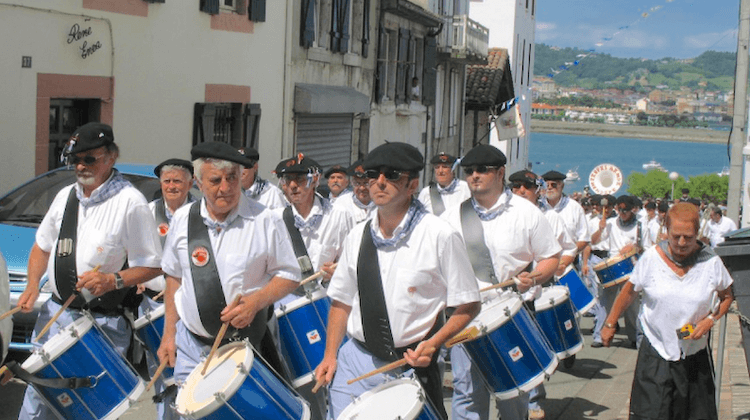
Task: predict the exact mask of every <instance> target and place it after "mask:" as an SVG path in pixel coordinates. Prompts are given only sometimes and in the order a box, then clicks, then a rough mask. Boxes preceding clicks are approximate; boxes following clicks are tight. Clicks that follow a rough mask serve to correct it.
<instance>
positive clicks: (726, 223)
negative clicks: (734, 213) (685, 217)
mask: <svg viewBox="0 0 750 420" xmlns="http://www.w3.org/2000/svg"><path fill="white" fill-rule="evenodd" d="M733 230H737V225H736V224H735V223H734V220H732V219H730V218H728V217H726V216H721V220H719V223H716V222H714V221H713V219H711V220H710V221H709V222H708V239H710V240H711V246H716V245H718V244H720V243H722V242H724V240H725V239H724V235H726V234H727V233H729V232H731V231H733Z"/></svg>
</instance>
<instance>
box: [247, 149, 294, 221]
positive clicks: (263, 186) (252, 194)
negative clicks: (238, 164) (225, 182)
mask: <svg viewBox="0 0 750 420" xmlns="http://www.w3.org/2000/svg"><path fill="white" fill-rule="evenodd" d="M239 151H240V153H242V154H243V155H244V156H245V157H246V158H247V160H248V163H247V164H246V165H244V166H243V167H242V179H241V181H242V189H243V190H244V191H245V194H246V195H247V197H248V198H251V199H253V200H255V201H257V202H259V203H260V204H263V205H264V206H265V207H266V208H269V209H279V208H284V207H286V205H287V204H288V203H287V202H286V199H284V193H283V192H281V190H280V189H279V187H277V186H275V185H273V184H272V183H270V182H268V180H266V179H263V178H261V177H260V175H258V161H259V160H260V153H258V150H256V149H255V148H253V147H243V148H240V149H239Z"/></svg>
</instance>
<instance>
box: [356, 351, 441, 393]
mask: <svg viewBox="0 0 750 420" xmlns="http://www.w3.org/2000/svg"><path fill="white" fill-rule="evenodd" d="M434 352H435V347H427V348H426V349H425V351H424V354H423V356H429V355H431V354H432V353H434ZM406 363H407V362H406V359H401V360H396V361H395V362H391V363H388V364H387V365H385V366H381V367H379V368H377V369H375V370H373V371H370V372H368V373H365V374H364V375H362V376H358V377H356V378H354V379H349V380H348V381H346V384H347V385H351V384H353V383H355V382H357V381H361V380H362V379H367V378H369V377H370V376H375V375H377V374H379V373H383V372H388V371H389V370H393V369H396V368H400V367H401V366H404V365H405V364H406Z"/></svg>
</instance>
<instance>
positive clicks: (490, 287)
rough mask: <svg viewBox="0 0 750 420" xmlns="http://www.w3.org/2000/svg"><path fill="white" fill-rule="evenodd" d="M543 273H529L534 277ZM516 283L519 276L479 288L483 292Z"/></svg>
mask: <svg viewBox="0 0 750 420" xmlns="http://www.w3.org/2000/svg"><path fill="white" fill-rule="evenodd" d="M541 275H542V273H539V272H536V271H534V272H532V273H531V274H530V275H529V277H531V278H532V279H533V278H537V277H539V276H541ZM514 284H517V278H516V277H515V276H514V277H513V278H511V279H508V280H505V281H504V282H502V283H498V284H493V285H492V286H487V287H484V288H482V289H479V292H480V293H481V292H487V291H489V290H494V289H502V288H503V287H508V286H512V285H514Z"/></svg>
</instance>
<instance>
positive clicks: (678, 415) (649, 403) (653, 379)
mask: <svg viewBox="0 0 750 420" xmlns="http://www.w3.org/2000/svg"><path fill="white" fill-rule="evenodd" d="M710 357H711V356H710V354H709V352H708V351H707V350H706V349H703V350H701V351H699V352H698V353H696V354H694V355H692V356H688V357H686V358H685V359H683V360H679V361H676V362H670V361H667V360H664V359H663V358H662V357H661V356H660V355H659V353H657V352H656V350H655V349H654V348H653V346H652V345H651V343H650V342H649V341H648V339H647V338H646V337H644V339H643V341H642V342H641V347H640V350H639V351H638V360H637V362H636V366H635V375H634V377H633V388H632V391H631V394H630V419H631V420H639V419H659V420H667V419H674V420H677V419H680V420H682V419H690V420H699V419H707V420H716V419H717V418H718V415H717V413H716V398H715V386H714V378H713V369H712V365H713V364H712V363H711V359H710Z"/></svg>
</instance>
